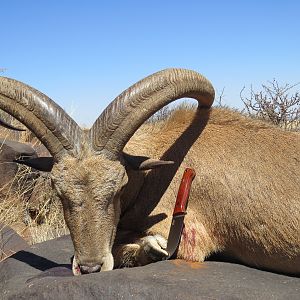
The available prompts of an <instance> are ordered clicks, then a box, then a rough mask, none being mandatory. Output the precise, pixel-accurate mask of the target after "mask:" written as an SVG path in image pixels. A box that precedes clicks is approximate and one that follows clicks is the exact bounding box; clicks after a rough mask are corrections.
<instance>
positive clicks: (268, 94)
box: [240, 79, 300, 131]
mask: <svg viewBox="0 0 300 300" xmlns="http://www.w3.org/2000/svg"><path fill="white" fill-rule="evenodd" d="M299 84H300V83H297V84H294V85H290V84H285V85H283V86H281V85H280V84H279V83H278V82H277V81H276V80H275V79H274V80H273V81H272V82H268V84H266V85H262V90H261V91H254V90H253V88H252V86H251V89H250V95H249V96H248V97H244V96H243V93H244V91H245V87H244V88H243V89H242V91H241V93H240V97H241V100H242V101H243V103H244V106H245V108H244V110H243V112H245V113H246V114H247V115H249V116H251V117H257V118H260V119H264V120H266V121H269V122H271V123H273V124H275V125H277V126H280V127H281V128H283V129H285V130H297V131H299V130H300V94H299V92H294V93H291V92H292V91H293V90H294V88H295V87H296V86H298V85H299Z"/></svg>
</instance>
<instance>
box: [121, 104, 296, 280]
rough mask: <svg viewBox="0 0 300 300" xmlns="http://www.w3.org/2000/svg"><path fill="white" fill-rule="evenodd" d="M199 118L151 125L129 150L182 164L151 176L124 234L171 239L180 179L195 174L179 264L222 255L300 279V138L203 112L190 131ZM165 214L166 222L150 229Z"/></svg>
mask: <svg viewBox="0 0 300 300" xmlns="http://www.w3.org/2000/svg"><path fill="white" fill-rule="evenodd" d="M193 114H194V112H192V111H178V112H175V114H174V115H173V116H172V117H171V118H170V119H169V120H168V121H167V122H165V124H161V125H155V126H151V125H145V126H144V127H143V128H141V129H140V130H139V131H138V132H137V133H136V135H135V136H134V137H133V138H132V139H131V140H130V142H129V143H128V145H127V147H126V151H128V152H130V153H134V154H139V155H150V156H152V157H160V156H162V158H163V159H167V160H174V161H175V162H176V164H175V166H174V167H168V168H164V169H160V170H153V171H150V172H149V173H148V174H147V175H146V177H145V179H144V185H143V187H142V189H141V191H140V192H139V194H138V197H137V199H136V200H135V203H137V204H136V205H135V206H134V207H132V209H130V210H128V212H126V213H125V214H124V216H123V217H122V219H121V221H120V224H121V225H120V226H121V227H123V228H124V229H127V230H128V229H132V230H134V228H143V229H144V230H145V232H147V233H148V234H150V233H151V234H155V233H160V234H161V235H163V236H164V237H165V238H167V236H168V230H169V228H170V222H171V213H172V211H173V206H174V203H175V199H176V193H177V189H178V187H179V183H180V179H181V176H182V174H183V171H184V168H185V167H193V168H194V169H195V170H196V173H197V175H196V178H195V180H194V183H193V186H192V191H191V196H190V201H189V207H188V214H187V216H186V228H185V232H184V235H183V238H182V242H181V244H180V249H179V253H178V256H179V257H181V258H184V259H187V260H196V261H203V260H204V258H205V257H207V256H209V255H210V254H211V253H213V252H218V251H223V252H224V253H226V254H227V255H228V256H231V257H233V258H235V259H238V260H240V261H242V262H244V263H246V264H249V265H251V266H257V267H260V268H265V269H269V270H273V271H278V272H286V273H297V274H299V273H300V173H299V169H300V168H299V167H300V136H299V135H298V134H297V133H292V132H286V131H283V130H281V129H279V128H275V127H274V126H272V125H269V124H266V123H265V122H262V121H258V120H253V119H249V118H246V117H244V116H242V115H241V114H239V113H237V112H234V111H231V110H228V109H213V110H212V111H211V112H201V113H200V114H198V115H196V117H195V121H194V122H193V123H192V125H191V126H190V127H188V126H189V125H190V123H191V120H192V119H193ZM207 119H208V122H207V125H206V127H204V126H205V122H206V120H207ZM201 120H202V121H201ZM199 123H200V125H199ZM201 123H202V125H201ZM203 128H204V129H203ZM202 129H203V131H202ZM184 131H185V132H184ZM199 131H202V132H201V133H200V134H199V137H198V138H197V136H198V133H199ZM182 135H186V138H185V137H184V138H182ZM180 136H181V138H180ZM189 138H190V139H189ZM176 139H177V140H176ZM193 140H194V141H193ZM186 141H188V143H186ZM177 168H178V170H177ZM169 180H170V183H169ZM164 181H167V182H164ZM162 186H163V188H162ZM130 188H132V187H130ZM162 214H165V216H167V217H166V218H165V219H164V220H162V221H160V222H154V223H151V222H150V221H149V220H150V219H152V221H153V220H155V217H156V218H157V219H158V220H159V217H158V216H159V215H162ZM148 215H150V218H147V216H148Z"/></svg>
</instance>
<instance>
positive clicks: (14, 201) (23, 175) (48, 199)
mask: <svg viewBox="0 0 300 300" xmlns="http://www.w3.org/2000/svg"><path fill="white" fill-rule="evenodd" d="M0 137H2V138H5V139H9V140H16V141H19V142H30V143H31V144H32V145H33V146H38V145H39V144H40V142H39V141H38V140H37V139H36V138H35V137H34V136H33V135H32V134H31V133H30V132H28V131H24V132H13V131H11V130H8V129H4V128H1V129H0ZM0 152H1V145H0ZM1 175H2V174H1ZM28 178H30V180H28ZM0 224H2V226H3V225H7V226H10V227H11V228H13V229H14V230H15V231H16V232H17V233H18V234H19V235H21V236H22V237H23V238H24V239H25V240H26V241H27V242H28V243H30V244H35V243H39V242H42V241H46V240H49V239H54V238H56V237H59V236H61V235H65V234H67V233H68V229H67V227H66V224H65V221H64V218H63V211H62V206H61V203H60V201H59V199H58V198H57V197H56V194H55V193H54V191H53V189H52V187H51V182H50V178H49V176H47V174H42V176H39V177H38V176H36V173H34V172H33V171H32V169H31V168H29V167H26V166H19V167H18V171H17V174H16V175H15V177H14V178H13V179H12V180H10V181H9V182H7V183H6V184H5V186H3V187H0ZM1 230H2V228H1V227H0V233H1Z"/></svg>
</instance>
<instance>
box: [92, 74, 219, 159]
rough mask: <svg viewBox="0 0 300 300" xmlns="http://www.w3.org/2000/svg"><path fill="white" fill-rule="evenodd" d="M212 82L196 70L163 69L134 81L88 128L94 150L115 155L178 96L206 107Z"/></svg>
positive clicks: (212, 96) (210, 95) (210, 97)
mask: <svg viewBox="0 0 300 300" xmlns="http://www.w3.org/2000/svg"><path fill="white" fill-rule="evenodd" d="M214 95H215V92H214V88H213V86H212V85H211V83H210V82H209V81H208V80H207V79H206V78H205V77H203V76H202V75H200V74H199V73H197V72H195V71H191V70H185V69H166V70H163V71H160V72H157V73H154V74H153V75H150V76H148V77H146V78H144V79H142V80H141V81H139V82H137V83H136V84H134V85H133V86H131V87H130V88H128V89H127V90H125V91H124V92H123V93H122V94H120V95H119V96H118V97H117V98H116V99H115V100H114V101H113V102H112V103H110V105H109V106H108V107H107V108H106V109H105V110H104V111H103V113H102V114H101V115H100V116H99V118H98V119H97V120H96V122H95V123H94V125H93V126H92V128H91V130H90V138H91V140H92V146H93V148H94V150H95V151H96V152H100V151H104V152H107V153H108V154H109V155H112V156H117V155H118V154H119V152H120V151H122V149H123V148H124V146H125V145H126V143H127V142H128V140H129V139H130V138H131V136H132V135H133V134H134V132H135V131H136V130H137V129H138V128H139V127H140V126H141V124H142V123H143V122H144V121H145V120H147V119H148V118H149V117H150V116H151V115H153V114H154V113H155V112H157V111H158V110H159V109H161V108H162V107H163V106H165V105H167V104H169V103H170V102H172V101H175V100H177V99H180V98H184V97H188V98H194V99H196V100H197V101H198V103H199V106H200V107H206V108H209V107H210V106H211V105H212V103H213V100H214Z"/></svg>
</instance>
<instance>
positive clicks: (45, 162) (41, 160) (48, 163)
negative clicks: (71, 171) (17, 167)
mask: <svg viewBox="0 0 300 300" xmlns="http://www.w3.org/2000/svg"><path fill="white" fill-rule="evenodd" d="M14 162H16V163H18V164H22V165H26V166H28V167H31V168H34V169H36V170H39V171H43V172H50V171H51V170H52V167H53V164H54V159H53V157H36V158H29V159H26V158H20V159H15V160H14Z"/></svg>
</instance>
